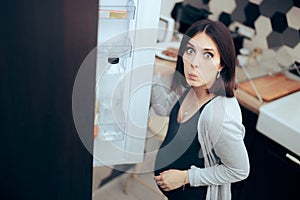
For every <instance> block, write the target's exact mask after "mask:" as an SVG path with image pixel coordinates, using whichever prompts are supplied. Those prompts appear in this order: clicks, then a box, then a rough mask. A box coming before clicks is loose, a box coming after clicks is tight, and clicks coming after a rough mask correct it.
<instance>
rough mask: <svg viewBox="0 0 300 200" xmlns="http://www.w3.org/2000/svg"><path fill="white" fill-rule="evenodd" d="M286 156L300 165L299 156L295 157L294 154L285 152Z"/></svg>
mask: <svg viewBox="0 0 300 200" xmlns="http://www.w3.org/2000/svg"><path fill="white" fill-rule="evenodd" d="M285 157H287V158H288V159H290V160H291V161H293V162H294V163H297V164H298V165H300V161H299V160H298V159H297V158H295V157H294V156H292V155H290V154H288V153H286V154H285Z"/></svg>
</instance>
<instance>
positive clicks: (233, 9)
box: [169, 0, 300, 65]
mask: <svg viewBox="0 0 300 200" xmlns="http://www.w3.org/2000/svg"><path fill="white" fill-rule="evenodd" d="M169 1H171V0H169ZM184 3H190V4H192V5H194V6H195V7H198V8H205V9H208V10H209V11H211V12H212V15H210V16H209V18H210V19H213V20H221V21H223V22H224V23H225V24H227V25H228V26H229V27H230V28H233V25H234V24H236V23H240V24H243V25H246V27H248V28H251V29H252V30H253V31H254V35H253V36H252V38H251V40H245V41H244V47H246V48H250V49H253V48H255V47H260V48H262V49H272V50H274V52H275V54H277V56H276V57H278V58H280V57H282V55H285V56H286V55H288V57H289V58H290V59H288V60H289V61H288V62H287V61H286V60H285V61H284V63H281V64H283V65H289V64H290V63H292V62H293V61H295V60H298V61H300V53H299V52H300V43H299V42H300V40H299V35H300V20H299V19H300V1H299V0H226V1H223V0H185V1H184ZM251 29H250V30H251ZM279 62H280V61H279Z"/></svg>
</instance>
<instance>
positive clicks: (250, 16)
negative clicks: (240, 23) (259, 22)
mask: <svg viewBox="0 0 300 200" xmlns="http://www.w3.org/2000/svg"><path fill="white" fill-rule="evenodd" d="M245 15H246V21H245V22H244V24H245V25H247V26H250V27H252V28H254V22H255V21H256V19H257V18H258V17H259V15H260V10H259V6H258V5H256V4H254V3H248V5H247V6H246V7H245Z"/></svg>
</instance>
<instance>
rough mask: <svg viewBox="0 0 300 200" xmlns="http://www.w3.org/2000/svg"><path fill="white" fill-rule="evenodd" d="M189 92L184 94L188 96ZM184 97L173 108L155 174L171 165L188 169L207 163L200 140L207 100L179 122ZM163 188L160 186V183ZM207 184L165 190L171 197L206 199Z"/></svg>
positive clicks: (171, 166)
mask: <svg viewBox="0 0 300 200" xmlns="http://www.w3.org/2000/svg"><path fill="white" fill-rule="evenodd" d="M186 94H187V92H186V93H185V94H184V95H183V97H185V96H186ZM182 100H183V98H181V99H180V100H179V101H178V102H177V103H176V104H175V105H174V107H173V108H172V111H171V113H170V118H169V127H168V131H167V135H166V137H165V139H164V141H163V143H162V144H161V146H160V148H159V151H158V153H157V156H156V162H155V171H154V174H155V175H159V173H160V172H163V171H165V170H168V169H179V170H187V169H190V167H191V165H195V166H196V167H201V168H203V167H204V159H203V157H202V153H201V151H200V150H201V147H200V143H199V141H198V131H197V124H198V120H199V117H200V114H201V111H202V110H203V108H204V106H205V105H206V104H207V103H208V102H207V103H206V104H204V105H203V106H202V107H201V108H200V109H199V110H198V111H197V112H196V113H195V114H194V115H193V116H192V117H191V118H190V119H188V120H187V121H185V122H182V123H179V122H178V121H177V117H178V111H179V108H180V103H181V102H182ZM159 188H160V187H159ZM206 190H207V187H206V186H201V187H190V185H186V186H185V188H184V190H183V187H180V188H178V189H175V190H171V191H169V192H165V191H163V190H161V191H162V192H163V193H164V195H166V196H167V197H168V199H169V200H173V199H189V200H192V199H197V200H201V199H205V196H206Z"/></svg>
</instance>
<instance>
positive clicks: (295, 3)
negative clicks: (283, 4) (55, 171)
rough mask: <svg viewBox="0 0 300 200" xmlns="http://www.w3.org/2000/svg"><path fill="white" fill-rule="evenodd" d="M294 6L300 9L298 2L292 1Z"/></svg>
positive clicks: (299, 2) (297, 0) (298, 0)
mask: <svg viewBox="0 0 300 200" xmlns="http://www.w3.org/2000/svg"><path fill="white" fill-rule="evenodd" d="M293 2H294V6H296V7H298V8H300V0H294V1H293Z"/></svg>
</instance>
